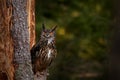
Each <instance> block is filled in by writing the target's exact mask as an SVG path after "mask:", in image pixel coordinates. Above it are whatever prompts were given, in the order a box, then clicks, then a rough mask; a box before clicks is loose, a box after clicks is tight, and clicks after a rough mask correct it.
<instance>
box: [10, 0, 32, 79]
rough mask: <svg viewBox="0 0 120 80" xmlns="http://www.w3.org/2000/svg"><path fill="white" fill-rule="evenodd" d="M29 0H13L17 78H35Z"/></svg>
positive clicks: (13, 34)
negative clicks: (30, 35) (28, 11)
mask: <svg viewBox="0 0 120 80" xmlns="http://www.w3.org/2000/svg"><path fill="white" fill-rule="evenodd" d="M27 1H29V0H12V6H13V15H12V16H13V21H12V22H13V27H12V29H11V30H12V36H13V40H14V46H15V47H14V63H15V80H33V72H32V66H31V57H30V39H29V32H28V20H27V19H28V15H27V14H28V13H27Z"/></svg>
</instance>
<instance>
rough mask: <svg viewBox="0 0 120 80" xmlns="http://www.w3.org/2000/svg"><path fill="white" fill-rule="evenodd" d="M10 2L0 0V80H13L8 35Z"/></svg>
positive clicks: (10, 25)
mask: <svg viewBox="0 0 120 80" xmlns="http://www.w3.org/2000/svg"><path fill="white" fill-rule="evenodd" d="M9 3H11V0H9V2H8V0H0V80H13V77H14V67H13V64H12V61H13V43H12V37H11V35H10V29H11V28H12V24H11V22H12V21H11V17H12V6H11V5H10V4H9Z"/></svg>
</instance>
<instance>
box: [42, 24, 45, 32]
mask: <svg viewBox="0 0 120 80" xmlns="http://www.w3.org/2000/svg"><path fill="white" fill-rule="evenodd" d="M42 30H43V31H45V24H44V23H43V24H42Z"/></svg>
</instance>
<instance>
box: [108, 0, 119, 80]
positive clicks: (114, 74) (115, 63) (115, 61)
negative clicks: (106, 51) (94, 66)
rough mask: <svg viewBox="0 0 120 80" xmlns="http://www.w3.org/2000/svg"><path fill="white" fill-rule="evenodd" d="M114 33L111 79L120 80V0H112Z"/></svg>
mask: <svg viewBox="0 0 120 80" xmlns="http://www.w3.org/2000/svg"><path fill="white" fill-rule="evenodd" d="M112 4H113V5H112V6H113V10H112V13H113V19H112V20H113V25H112V30H113V35H112V39H111V40H112V44H111V49H110V55H109V76H108V77H109V80H120V63H119V62H120V0H112Z"/></svg>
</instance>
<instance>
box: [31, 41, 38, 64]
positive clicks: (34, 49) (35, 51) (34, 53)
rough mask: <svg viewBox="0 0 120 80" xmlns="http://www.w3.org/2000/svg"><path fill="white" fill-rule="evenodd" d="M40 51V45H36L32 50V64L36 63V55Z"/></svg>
mask: <svg viewBox="0 0 120 80" xmlns="http://www.w3.org/2000/svg"><path fill="white" fill-rule="evenodd" d="M39 50H40V43H37V44H35V45H34V46H33V47H32V48H31V50H30V52H31V60H32V64H33V63H34V61H35V59H36V54H37V52H39Z"/></svg>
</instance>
